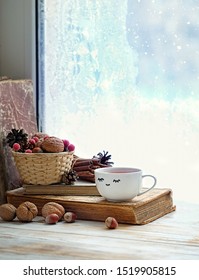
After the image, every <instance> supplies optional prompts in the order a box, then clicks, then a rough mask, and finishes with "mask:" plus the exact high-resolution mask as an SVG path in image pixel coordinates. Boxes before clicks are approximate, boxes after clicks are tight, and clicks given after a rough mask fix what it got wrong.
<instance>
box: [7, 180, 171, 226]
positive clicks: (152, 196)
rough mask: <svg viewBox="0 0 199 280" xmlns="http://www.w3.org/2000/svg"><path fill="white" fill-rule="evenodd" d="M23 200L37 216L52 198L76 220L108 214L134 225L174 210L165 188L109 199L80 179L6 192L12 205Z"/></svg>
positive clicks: (169, 192) (16, 204) (93, 185)
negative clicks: (120, 199)
mask: <svg viewBox="0 0 199 280" xmlns="http://www.w3.org/2000/svg"><path fill="white" fill-rule="evenodd" d="M25 201H30V202H33V203H35V204H36V205H37V207H38V211H39V215H41V209H42V207H43V205H44V204H45V203H47V202H50V201H53V202H57V203H60V204H62V205H63V206H64V208H65V209H66V211H72V212H75V213H76V214H77V217H78V219H80V220H93V221H105V219H106V218H107V217H108V216H112V217H115V218H116V219H117V221H118V222H119V223H125V224H136V225H143V224H147V223H149V222H152V221H154V220H156V219H158V218H160V217H162V216H164V215H166V214H168V213H170V212H172V211H174V210H175V209H176V207H175V205H174V204H173V196H172V190H171V189H169V188H154V189H152V190H151V191H149V192H147V193H145V194H143V195H140V196H137V197H135V198H134V199H132V200H130V201H125V202H110V201H107V200H105V199H104V198H103V197H101V196H100V194H99V193H98V191H97V188H96V185H95V183H90V182H81V181H77V182H75V184H74V185H62V184H60V185H48V186H40V185H23V187H22V188H18V189H15V190H11V191H8V192H7V202H8V203H11V204H13V205H14V206H15V207H18V205H19V204H20V203H22V202H25Z"/></svg>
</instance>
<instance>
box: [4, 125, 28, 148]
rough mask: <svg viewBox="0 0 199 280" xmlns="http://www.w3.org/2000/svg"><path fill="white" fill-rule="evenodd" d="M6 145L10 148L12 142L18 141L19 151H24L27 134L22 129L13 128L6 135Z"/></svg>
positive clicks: (26, 143)
mask: <svg viewBox="0 0 199 280" xmlns="http://www.w3.org/2000/svg"><path fill="white" fill-rule="evenodd" d="M6 140H7V143H8V145H9V146H10V147H11V148H12V147H13V144H14V143H19V144H20V146H21V149H20V150H21V151H24V150H25V149H26V148H27V145H28V134H27V133H25V132H24V130H23V129H15V128H13V129H12V130H11V131H10V132H9V133H8V135H7V136H6Z"/></svg>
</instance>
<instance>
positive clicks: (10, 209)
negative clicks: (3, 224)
mask: <svg viewBox="0 0 199 280" xmlns="http://www.w3.org/2000/svg"><path fill="white" fill-rule="evenodd" d="M0 217H1V218H2V220H4V221H12V220H13V219H14V218H15V217H16V207H15V206H14V205H12V204H10V203H5V204H2V205H1V206H0Z"/></svg>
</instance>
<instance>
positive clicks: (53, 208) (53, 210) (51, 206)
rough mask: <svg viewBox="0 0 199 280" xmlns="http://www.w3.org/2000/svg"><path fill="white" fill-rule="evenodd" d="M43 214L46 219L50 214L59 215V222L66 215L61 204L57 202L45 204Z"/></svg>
mask: <svg viewBox="0 0 199 280" xmlns="http://www.w3.org/2000/svg"><path fill="white" fill-rule="evenodd" d="M41 212H42V216H43V217H44V218H46V217H47V216H48V215H50V214H57V215H58V216H59V220H61V218H62V217H63V215H64V214H65V209H64V207H63V206H62V205H61V204H59V203H57V202H48V203H46V204H44V206H43V207H42V210H41Z"/></svg>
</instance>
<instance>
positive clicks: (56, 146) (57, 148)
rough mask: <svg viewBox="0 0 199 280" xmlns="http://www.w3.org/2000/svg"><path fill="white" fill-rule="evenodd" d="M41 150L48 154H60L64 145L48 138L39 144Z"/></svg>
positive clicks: (60, 141) (59, 141)
mask: <svg viewBox="0 0 199 280" xmlns="http://www.w3.org/2000/svg"><path fill="white" fill-rule="evenodd" d="M41 148H42V149H43V150H44V151H45V152H48V153H60V152H63V151H64V143H63V141H62V140H61V139H59V138H57V137H54V136H52V137H48V138H46V139H45V140H44V141H43V142H42V143H41Z"/></svg>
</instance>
